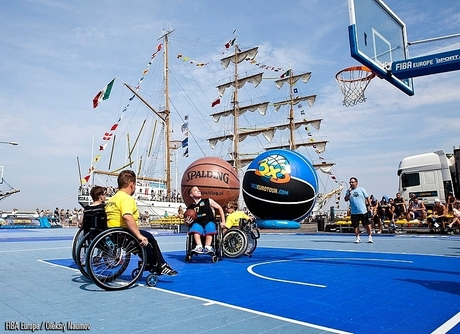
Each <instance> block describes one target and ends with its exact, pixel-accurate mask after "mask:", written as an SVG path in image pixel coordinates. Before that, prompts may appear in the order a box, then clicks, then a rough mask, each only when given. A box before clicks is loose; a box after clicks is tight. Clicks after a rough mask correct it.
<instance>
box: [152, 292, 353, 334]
mask: <svg viewBox="0 0 460 334" xmlns="http://www.w3.org/2000/svg"><path fill="white" fill-rule="evenodd" d="M147 288H148V289H154V290H158V291H163V292H166V293H169V294H172V295H176V296H181V297H186V298H190V299H196V300H201V301H204V302H205V303H204V304H203V305H205V306H210V305H212V304H215V305H220V306H224V307H228V308H232V309H235V310H238V311H243V312H248V313H252V314H256V315H260V316H263V317H267V318H272V319H276V320H281V321H285V322H289V323H291V324H295V325H300V326H304V327H310V328H315V329H319V330H323V331H327V332H330V333H338V334H352V333H350V332H345V331H342V330H339V329H334V328H329V327H324V326H319V325H315V324H311V323H308V322H304V321H299V320H294V319H289V318H285V317H281V316H277V315H274V314H270V313H265V312H260V311H256V310H251V309H248V308H245V307H240V306H236V305H231V304H227V303H222V302H218V301H215V300H211V299H207V298H202V297H196V296H192V295H187V294H184V293H181V292H175V291H170V290H165V289H161V288H156V287H147Z"/></svg>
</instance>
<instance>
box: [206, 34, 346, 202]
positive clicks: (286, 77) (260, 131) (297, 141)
mask: <svg viewBox="0 0 460 334" xmlns="http://www.w3.org/2000/svg"><path fill="white" fill-rule="evenodd" d="M233 46H234V48H233V54H232V55H230V56H226V57H225V58H222V59H221V64H222V67H223V68H224V69H227V67H229V66H230V65H231V64H232V65H233V70H234V71H233V77H232V79H231V80H228V81H226V82H225V83H223V84H219V85H217V86H216V88H217V92H218V94H219V97H223V96H224V94H225V93H226V91H227V90H228V89H230V88H231V89H232V96H231V102H230V103H231V104H232V107H231V108H228V109H225V110H223V111H218V112H214V113H211V117H212V118H213V120H214V122H216V123H219V122H220V121H222V119H223V118H229V119H230V120H231V121H232V122H233V124H232V125H228V126H226V127H225V126H224V129H225V131H224V133H223V134H216V135H215V136H212V137H210V138H208V142H209V144H210V146H211V148H213V149H215V148H216V147H217V146H218V145H219V143H224V142H229V143H231V144H232V148H231V149H230V150H229V151H228V157H227V161H228V162H229V163H231V164H232V165H233V166H234V168H235V169H236V170H237V171H238V172H239V174H240V175H242V174H243V170H242V169H243V168H244V167H245V166H246V165H247V164H249V163H250V162H251V161H252V160H253V159H254V158H255V157H256V156H257V155H259V154H260V153H261V152H263V151H265V150H270V149H290V150H300V149H302V148H304V149H313V151H314V152H315V153H316V154H317V155H318V156H320V159H321V160H322V161H320V162H315V163H313V166H314V167H315V169H316V170H318V171H320V172H322V173H324V174H326V175H328V176H331V175H333V174H332V172H331V170H332V168H333V167H334V165H335V163H333V162H326V161H324V159H323V158H322V156H321V155H322V154H323V153H324V152H325V150H326V144H327V143H328V141H327V140H315V139H313V138H312V137H309V138H307V139H305V138H302V137H301V136H300V137H299V136H298V135H297V133H298V131H301V130H302V129H305V130H306V131H307V129H309V128H310V127H311V128H312V129H315V130H319V129H320V127H321V122H322V121H323V119H321V118H307V117H306V116H305V115H301V117H300V118H299V117H298V115H297V114H296V112H295V111H296V110H295V109H294V107H295V106H297V108H296V109H299V108H301V107H303V105H306V106H308V107H313V105H314V103H315V101H316V95H305V96H303V95H301V94H299V92H298V90H297V89H296V87H297V85H298V84H299V83H300V82H303V83H304V84H306V83H307V82H308V81H309V80H310V78H311V75H312V73H311V72H305V73H301V74H296V75H294V73H293V70H292V69H289V70H287V71H283V72H284V74H283V75H282V76H281V77H280V78H277V79H275V80H273V81H274V84H275V87H276V88H278V90H281V89H283V87H286V86H287V87H288V89H289V91H288V96H287V98H285V99H282V100H280V101H268V102H260V103H251V104H249V105H244V104H243V103H240V99H239V92H240V90H243V89H246V87H247V85H246V84H252V85H253V88H254V89H255V88H257V87H258V86H259V85H260V84H261V83H262V82H263V81H264V80H266V78H265V77H264V75H265V73H264V72H259V73H255V74H249V75H241V74H240V70H239V66H240V65H241V63H243V62H244V61H248V62H249V63H255V62H256V60H255V58H256V56H257V53H258V48H257V47H255V48H250V49H248V50H246V51H241V50H240V48H239V46H238V42H237V41H236V42H235V43H234V44H233ZM267 80H272V79H270V78H269V79H267ZM249 88H250V86H249ZM249 88H248V89H249ZM249 95H250V94H249ZM251 100H252V98H251ZM285 107H286V108H288V113H287V117H286V118H285V119H286V120H285V121H284V122H278V123H277V124H266V123H265V122H260V121H259V122H253V123H250V122H249V124H243V121H245V120H246V117H245V116H246V113H247V112H251V113H256V112H258V114H259V115H260V116H262V117H264V116H266V115H267V114H268V113H270V112H271V113H273V114H283V116H284V112H283V111H281V110H283V108H285ZM302 110H303V109H302ZM283 116H281V115H280V116H277V117H276V118H277V119H278V120H279V119H283ZM308 132H309V130H308ZM278 133H280V134H281V133H287V134H288V136H287V137H288V138H287V140H286V141H284V142H283V141H280V140H279V139H280V138H277V137H278V136H277V134H278ZM309 133H310V132H309ZM258 137H260V138H264V140H263V142H264V143H263V144H261V145H257V147H258V150H256V151H254V152H252V153H251V152H247V150H246V148H247V147H248V146H249V147H251V148H253V147H254V145H246V144H245V142H246V141H247V140H249V139H251V138H252V140H253V141H254V140H255V139H254V138H258ZM259 143H260V142H259ZM242 148H244V149H242ZM334 178H335V176H334ZM334 184H335V187H334V189H332V190H327V191H326V190H323V192H322V193H320V194H319V195H318V199H317V202H318V205H317V206H316V208H317V209H318V210H321V209H323V208H324V207H325V205H326V203H327V202H328V201H329V200H331V199H332V198H333V197H334V196H336V197H337V196H339V195H340V193H341V190H342V188H343V186H342V185H341V184H340V183H339V182H337V181H335V182H334ZM336 204H338V201H337V202H336Z"/></svg>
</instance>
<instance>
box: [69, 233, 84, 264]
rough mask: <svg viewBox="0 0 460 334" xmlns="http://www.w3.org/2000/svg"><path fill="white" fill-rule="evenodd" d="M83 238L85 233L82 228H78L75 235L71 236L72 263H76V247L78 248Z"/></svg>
mask: <svg viewBox="0 0 460 334" xmlns="http://www.w3.org/2000/svg"><path fill="white" fill-rule="evenodd" d="M84 236H85V231H84V230H83V227H80V228H79V229H78V231H77V233H75V235H74V236H73V239H72V259H73V262H75V263H77V247H78V244H79V243H80V241H81V240H82V239H83V237H84Z"/></svg>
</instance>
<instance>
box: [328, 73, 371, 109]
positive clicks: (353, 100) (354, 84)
mask: <svg viewBox="0 0 460 334" xmlns="http://www.w3.org/2000/svg"><path fill="white" fill-rule="evenodd" d="M373 78H375V73H373V72H372V71H371V70H370V69H369V68H367V67H366V66H361V65H360V66H352V67H347V68H345V69H343V70H341V71H339V72H338V73H337V74H336V75H335V79H336V81H337V84H338V85H339V88H340V90H341V91H342V94H343V101H342V103H343V105H344V106H345V107H353V106H355V105H357V104H358V103H361V102H364V101H366V97H365V96H364V92H365V90H366V88H367V85H369V82H370V81H371V80H372V79H373Z"/></svg>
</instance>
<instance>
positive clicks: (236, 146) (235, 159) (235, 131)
mask: <svg viewBox="0 0 460 334" xmlns="http://www.w3.org/2000/svg"><path fill="white" fill-rule="evenodd" d="M234 47H235V60H234V62H235V67H234V71H235V72H234V73H235V74H234V75H235V86H234V87H235V90H234V91H233V168H235V170H236V172H237V173H238V172H239V168H240V157H239V152H240V151H239V146H240V145H239V143H240V135H239V133H240V130H239V128H238V127H239V122H238V120H239V114H240V113H239V104H238V50H239V49H238V41H236V42H235V46H234Z"/></svg>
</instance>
